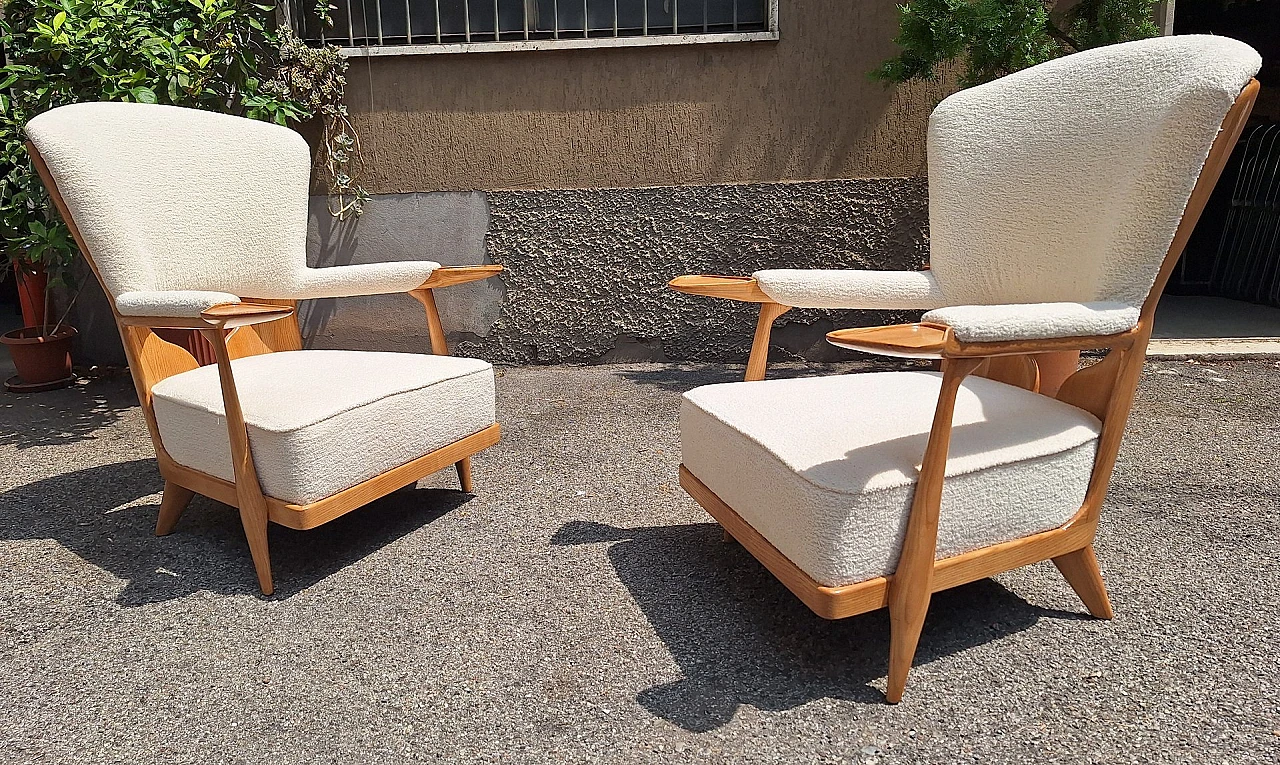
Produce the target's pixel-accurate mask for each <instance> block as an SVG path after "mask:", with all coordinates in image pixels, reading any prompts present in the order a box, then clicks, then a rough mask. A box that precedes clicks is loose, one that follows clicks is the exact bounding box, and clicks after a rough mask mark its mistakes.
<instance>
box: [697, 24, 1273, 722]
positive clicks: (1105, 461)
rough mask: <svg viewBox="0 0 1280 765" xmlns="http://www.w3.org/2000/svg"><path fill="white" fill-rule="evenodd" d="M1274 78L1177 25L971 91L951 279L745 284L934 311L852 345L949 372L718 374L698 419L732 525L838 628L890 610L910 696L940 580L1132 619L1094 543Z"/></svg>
mask: <svg viewBox="0 0 1280 765" xmlns="http://www.w3.org/2000/svg"><path fill="white" fill-rule="evenodd" d="M1260 65H1261V59H1260V58H1259V56H1258V54H1257V53H1256V52H1255V51H1254V50H1253V49H1252V48H1250V47H1249V46H1247V45H1245V44H1243V43H1240V42H1237V41H1235V40H1231V39H1228V38H1222V37H1209V36H1186V37H1166V38H1158V39H1153V40H1144V41H1140V42H1133V43H1125V44H1122V45H1115V46H1109V47H1104V48H1098V49H1094V50H1090V51H1087V52H1084V53H1078V54H1075V55H1071V56H1067V57H1064V58H1061V59H1058V60H1055V61H1051V62H1048V63H1045V64H1040V65H1038V66H1035V67H1032V68H1030V69H1027V70H1024V71H1021V72H1018V73H1016V74H1013V75H1010V76H1008V77H1005V78H1002V79H1000V80H996V81H994V82H991V83H988V84H986V85H981V86H978V87H975V88H971V89H969V90H965V91H961V92H960V93H958V94H956V95H953V96H951V97H950V98H947V99H946V100H944V101H943V102H942V103H941V104H940V105H939V106H938V107H937V109H936V110H935V111H934V113H933V115H932V117H931V119H930V123H929V203H930V225H931V237H932V242H931V249H932V253H933V254H932V259H933V264H932V265H933V268H932V270H931V272H928V273H911V274H907V273H884V274H868V273H862V272H849V273H843V274H826V275H824V274H813V273H804V272H789V271H784V272H762V273H759V274H757V275H756V277H755V280H754V281H753V282H751V284H750V285H749V286H739V287H737V289H739V290H741V292H740V293H739V294H742V295H750V294H752V293H751V292H750V290H758V291H760V292H761V293H762V294H764V295H765V296H766V297H768V298H769V299H770V300H775V299H776V300H778V301H781V303H779V304H780V305H786V304H788V303H790V304H806V303H807V304H814V303H817V302H820V300H824V299H827V298H831V299H833V300H834V299H837V298H834V297H831V296H841V295H844V296H846V297H850V298H851V297H852V296H853V295H855V294H856V295H862V296H866V295H874V296H876V297H875V300H876V301H880V303H879V305H880V306H889V305H893V306H895V307H900V306H904V305H913V306H915V307H919V308H929V309H932V310H930V312H929V313H927V314H925V316H924V320H923V321H922V322H921V323H918V324H906V325H898V326H891V327H872V328H861V329H847V330H840V331H836V332H833V333H831V334H829V335H828V339H829V340H830V341H831V342H833V343H835V344H837V345H840V346H844V347H848V348H853V349H855V350H860V351H864V352H868V353H879V354H886V355H890V356H904V357H916V358H930V359H940V360H941V366H942V369H941V372H940V373H934V372H878V373H867V374H852V375H836V376H828V377H814V378H801V379H791V380H766V381H757V382H740V383H729V384H723V385H710V386H706V387H702V388H697V389H695V390H693V391H690V392H689V393H688V394H686V395H685V400H684V402H683V406H682V409H681V415H680V437H681V447H682V458H683V460H682V461H683V464H682V466H681V468H680V478H681V484H682V485H683V486H684V487H685V489H686V490H687V491H688V492H689V493H690V494H691V495H692V496H693V498H694V499H695V500H697V502H698V503H700V504H701V505H702V506H703V507H704V508H705V509H706V510H707V511H708V512H709V513H710V514H711V515H712V516H714V517H715V518H716V519H717V520H718V521H719V522H720V523H721V525H722V526H724V528H725V530H726V532H727V533H728V534H731V535H732V536H733V537H735V538H736V539H737V540H738V541H739V542H741V543H742V544H743V546H744V547H746V548H747V549H748V550H749V551H750V552H751V553H752V554H753V555H754V556H755V557H756V558H757V559H758V560H759V561H760V562H761V563H763V564H764V565H765V566H766V567H768V568H769V569H770V570H771V571H772V572H773V573H774V574H775V575H776V576H777V577H778V578H779V579H780V580H781V581H782V582H783V583H784V584H785V585H786V586H787V587H788V588H789V589H791V591H792V592H794V593H795V594H796V595H797V596H799V597H800V598H801V599H802V600H803V601H804V602H805V603H806V604H807V605H809V606H810V607H811V608H812V609H813V610H814V611H815V612H816V613H818V614H819V615H821V616H823V617H826V618H832V619H834V618H841V617H845V616H851V615H854V614H858V613H863V612H866V611H872V610H876V609H879V608H882V607H885V606H887V607H888V608H889V615H890V622H891V625H892V629H891V645H890V655H889V672H888V681H887V682H888V690H887V697H888V700H889V701H891V702H897V701H898V700H900V699H901V697H902V694H903V690H904V688H905V685H906V680H907V673H908V671H909V669H910V667H911V662H912V658H913V656H914V654H915V649H916V645H917V642H918V639H919V636H920V629H921V626H922V624H923V622H924V617H925V613H926V612H927V610H928V606H929V600H930V595H931V593H933V592H935V591H937V590H943V589H946V588H949V587H954V586H957V585H960V584H964V583H966V582H970V581H974V580H976V579H981V578H984V577H987V576H991V575H993V574H997V573H1000V572H1002V571H1007V570H1010V569H1013V568H1017V567H1020V566H1024V565H1027V564H1029V563H1034V562H1037V561H1043V560H1052V561H1053V562H1054V563H1055V564H1056V565H1057V567H1058V568H1059V569H1060V570H1061V572H1062V573H1063V575H1064V576H1065V577H1066V579H1067V581H1068V582H1069V583H1070V585H1071V586H1072V587H1073V588H1074V589H1075V591H1076V592H1077V593H1078V594H1079V595H1080V597H1081V599H1082V600H1083V601H1084V603H1085V605H1086V606H1087V607H1088V609H1089V611H1090V612H1091V613H1092V614H1094V615H1095V616H1098V617H1102V618H1110V617H1111V616H1112V608H1111V604H1110V602H1109V600H1108V598H1107V594H1106V589H1105V586H1104V585H1103V580H1102V576H1101V573H1100V570H1099V567H1098V562H1097V559H1096V557H1095V555H1094V551H1093V539H1094V532H1095V530H1096V528H1097V524H1098V518H1099V513H1100V510H1101V506H1102V501H1103V498H1104V497H1105V495H1106V490H1107V484H1108V481H1109V480H1110V476H1111V472H1112V468H1113V466H1114V464H1115V460H1116V455H1117V451H1118V449H1119V447H1120V441H1121V437H1122V435H1123V432H1124V427H1125V421H1126V419H1127V417H1128V414H1129V409H1130V405H1131V403H1132V401H1133V396H1134V391H1135V389H1136V387H1137V383H1138V378H1139V376H1140V374H1141V372H1142V364H1143V358H1144V355H1145V349H1146V346H1147V341H1148V339H1149V338H1150V336H1151V326H1152V320H1153V317H1154V314H1155V306H1156V303H1157V301H1158V300H1159V297H1160V293H1161V291H1162V290H1163V288H1164V284H1165V281H1166V280H1167V279H1168V276H1169V274H1170V272H1171V271H1172V269H1173V267H1174V265H1175V263H1176V262H1177V260H1178V257H1179V256H1180V255H1181V253H1182V249H1183V247H1184V245H1185V244H1186V241H1187V238H1188V237H1189V236H1190V233H1191V230H1192V228H1194V226H1195V223H1196V221H1197V219H1198V218H1199V216H1200V213H1201V211H1202V210H1203V208H1204V204H1205V201H1206V199H1207V198H1208V195H1209V193H1210V192H1211V191H1212V189H1213V186H1214V184H1215V183H1216V182H1217V179H1218V177H1219V175H1220V174H1221V172H1222V168H1223V166H1224V164H1225V163H1226V160H1227V157H1228V155H1229V154H1230V152H1231V149H1232V147H1233V146H1234V145H1235V142H1236V140H1237V139H1238V137H1239V135H1240V131H1241V130H1242V129H1243V127H1244V122H1245V119H1246V118H1247V116H1248V114H1249V111H1250V110H1251V108H1252V105H1253V101H1254V100H1255V98H1256V96H1257V92H1258V84H1257V82H1256V81H1253V80H1252V79H1251V78H1252V77H1253V75H1254V74H1256V73H1257V71H1258V69H1259V67H1260ZM703 284H704V285H714V282H712V281H706V282H704V283H703ZM761 302H763V301H761ZM940 306H945V307H940ZM1087 349H1103V350H1106V351H1107V354H1106V356H1105V357H1104V358H1103V359H1102V360H1101V361H1099V362H1097V363H1095V364H1093V365H1091V366H1087V367H1085V368H1083V369H1081V370H1079V371H1077V372H1075V373H1074V374H1072V375H1071V376H1070V377H1068V378H1067V379H1066V381H1065V382H1064V383H1063V384H1062V386H1061V388H1060V390H1058V391H1056V395H1054V396H1047V395H1044V394H1043V393H1040V392H1037V375H1036V370H1035V364H1034V363H1033V362H1032V361H1030V360H1029V357H1030V356H1032V355H1034V354H1043V353H1061V352H1071V351H1079V350H1087Z"/></svg>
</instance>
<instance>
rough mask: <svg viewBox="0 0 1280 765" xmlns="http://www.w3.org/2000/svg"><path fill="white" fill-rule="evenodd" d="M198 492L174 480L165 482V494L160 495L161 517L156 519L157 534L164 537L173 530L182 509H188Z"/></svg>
mask: <svg viewBox="0 0 1280 765" xmlns="http://www.w3.org/2000/svg"><path fill="white" fill-rule="evenodd" d="M195 495H196V493H195V492H194V491H192V490H190V489H188V488H186V487H185V486H179V485H178V484H176V483H174V482H173V481H165V482H164V495H163V496H161V497H160V517H159V518H157V519H156V536H158V537H162V536H165V535H166V534H169V533H170V532H172V531H173V527H174V525H176V524H177V523H178V518H179V517H181V516H182V511H183V510H186V509H187V505H188V504H190V502H191V498H192V497H194V496H195Z"/></svg>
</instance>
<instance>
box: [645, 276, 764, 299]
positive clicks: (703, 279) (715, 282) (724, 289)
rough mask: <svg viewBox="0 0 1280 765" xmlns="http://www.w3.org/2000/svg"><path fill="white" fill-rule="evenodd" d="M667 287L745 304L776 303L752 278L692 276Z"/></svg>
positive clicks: (668, 283)
mask: <svg viewBox="0 0 1280 765" xmlns="http://www.w3.org/2000/svg"><path fill="white" fill-rule="evenodd" d="M667 286H668V287H670V288H671V289H673V290H675V291H676V292H683V293H685V294H686V295H704V296H706V297H718V298H725V299H726V300H740V301H742V302H744V303H772V302H774V301H773V298H771V297H769V296H768V295H766V294H764V290H762V289H760V285H759V284H757V283H756V280H755V279H754V278H752V277H750V276H709V275H707V274H690V275H688V276H677V277H676V278H674V279H672V280H671V281H669V282H667Z"/></svg>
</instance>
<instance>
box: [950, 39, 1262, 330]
mask: <svg viewBox="0 0 1280 765" xmlns="http://www.w3.org/2000/svg"><path fill="white" fill-rule="evenodd" d="M1260 66H1261V58H1260V57H1259V56H1258V53H1257V52H1256V51H1255V50H1253V49H1252V48H1250V47H1249V46H1248V45H1245V44H1244V43H1241V42H1238V41H1236V40H1232V39H1230V38H1225V37H1214V36H1208V35H1187V36H1177V37H1162V38H1155V39H1151V40H1141V41H1137V42H1131V43H1123V44H1120V45H1111V46H1106V47H1103V48H1095V49H1093V50H1089V51H1085V52H1083V53H1077V54H1074V55H1071V56H1066V57H1063V58H1060V59H1056V60H1053V61H1049V62H1047V63H1044V64H1040V65H1038V66H1034V67H1031V68H1029V69H1025V70H1023V71H1021V72H1017V73H1015V74H1012V75H1009V76H1008V77H1003V78H1001V79H999V80H996V81H994V82H990V83H987V84H985V85H980V86H978V87H975V88H970V89H968V90H964V91H961V92H959V93H957V94H955V95H953V96H951V97H949V98H947V99H946V100H944V101H943V102H942V103H941V104H939V105H938V107H937V109H935V110H934V112H933V115H932V117H931V118H930V120H929V145H928V150H929V226H930V247H931V257H930V260H931V264H932V269H933V273H934V275H935V276H936V277H937V279H938V281H939V282H940V283H941V286H942V291H943V294H944V295H945V297H946V299H947V302H948V303H950V304H953V305H962V304H998V303H1040V302H1092V301H1115V302H1121V303H1126V304H1128V305H1132V306H1140V305H1142V303H1143V302H1144V301H1145V299H1146V297H1147V293H1148V292H1149V291H1150V289H1151V286H1152V284H1153V283H1154V281H1155V278H1156V275H1157V273H1158V272H1159V269H1160V264H1161V262H1162V261H1163V259H1164V256H1165V254H1166V253H1167V251H1168V249H1169V245H1170V243H1171V242H1172V240H1173V235H1174V232H1175V230H1176V229H1177V226H1178V222H1179V221H1180V220H1181V218H1182V213H1183V210H1184V209H1185V208H1186V205H1187V200H1188V198H1189V197H1190V194H1191V189H1192V187H1193V186H1194V185H1195V183H1196V179H1197V178H1198V177H1199V174H1200V168H1201V166H1202V165H1203V164H1204V160H1205V158H1206V156H1207V155H1208V153H1209V147H1210V146H1211V145H1212V143H1213V140H1214V138H1215V137H1216V136H1217V133H1218V130H1219V128H1220V126H1221V124H1222V120H1223V118H1224V117H1225V116H1226V114H1227V111H1228V110H1229V109H1230V108H1231V105H1232V103H1233V102H1234V101H1235V99H1236V97H1237V96H1238V95H1239V94H1240V91H1241V89H1242V88H1243V87H1244V86H1245V85H1246V84H1247V83H1248V82H1249V79H1250V78H1251V77H1253V76H1254V75H1255V74H1256V73H1257V72H1258V69H1259V67H1260Z"/></svg>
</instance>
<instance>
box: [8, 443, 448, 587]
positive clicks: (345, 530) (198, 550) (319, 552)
mask: <svg viewBox="0 0 1280 765" xmlns="http://www.w3.org/2000/svg"><path fill="white" fill-rule="evenodd" d="M163 485H164V482H163V481H162V479H161V478H160V474H159V470H158V469H157V468H156V463H155V460H150V459H146V460H134V461H132V462H122V463H116V464H111V465H102V466H99V467H93V468H88V469H85V470H79V471H75V472H71V473H64V474H62V475H58V476H54V477H52V478H46V479H43V480H40V481H35V482H33V483H29V484H26V485H24V486H19V487H17V488H14V489H11V490H9V491H7V492H4V493H0V540H27V539H51V540H53V541H55V542H57V543H58V544H60V545H62V546H63V547H65V548H66V549H68V550H70V551H71V552H74V553H75V554H76V555H78V556H80V557H81V558H83V559H84V560H85V561H87V562H89V563H91V564H93V565H95V566H98V567H99V568H101V569H103V570H105V571H108V572H110V573H111V574H113V575H115V576H117V577H119V578H120V579H123V580H124V581H125V582H126V584H125V587H124V589H123V590H122V591H121V592H120V594H119V595H118V596H117V598H116V600H117V602H119V603H121V604H122V605H126V606H136V605H144V604H148V603H156V602H162V601H166V600H171V599H174V598H180V597H183V596H186V595H190V594H192V593H195V592H199V591H209V592H217V593H222V594H227V595H231V594H252V595H258V594H259V592H258V586H257V580H256V579H255V578H254V572H253V562H252V560H251V559H250V557H249V547H248V544H247V542H246V541H245V537H244V530H243V528H242V527H241V525H240V516H239V514H238V512H237V511H236V510H235V509H234V508H231V507H228V506H226V505H223V504H220V503H218V502H215V501H213V500H211V499H208V498H207V497H201V496H199V495H197V496H196V498H195V499H194V500H193V501H192V503H191V505H190V506H189V507H188V508H187V510H186V512H185V513H183V515H182V518H181V520H179V521H178V526H177V528H176V529H175V530H174V532H173V533H172V534H170V535H169V536H166V537H156V536H155V523H156V513H157V511H158V509H159V505H160V496H159V492H160V490H161V488H162V487H163ZM152 495H154V496H152ZM145 497H150V500H149V501H146V502H142V503H138V500H140V499H142V498H145ZM470 498H471V496H470V495H469V494H463V493H461V492H459V491H452V490H447V489H416V488H412V487H406V488H404V489H401V490H400V491H397V492H395V493H393V494H390V495H388V496H386V497H383V498H382V499H380V500H377V501H376V502H373V503H371V504H369V505H367V506H365V507H363V508H360V509H359V510H356V511H355V512H353V513H349V514H347V515H345V516H342V517H341V518H338V519H336V520H334V521H331V522H329V523H327V524H325V525H323V526H321V527H319V528H316V529H311V530H309V531H294V530H293V529H288V528H285V527H283V526H278V525H275V524H271V528H270V546H271V562H272V570H273V572H274V574H275V583H276V594H275V596H274V597H275V598H286V597H289V596H290V595H293V594H296V593H297V592H299V591H301V590H303V589H306V588H307V587H309V586H311V585H313V584H315V583H316V582H319V581H321V580H323V579H325V578H326V577H328V576H330V575H331V574H333V573H335V572H337V571H340V570H341V569H343V568H344V567H346V566H348V565H350V564H352V563H354V562H356V561H358V560H360V559H361V558H363V557H365V556H366V555H369V554H370V553H373V552H375V551H377V550H379V549H381V548H383V547H385V546H386V545H388V544H390V543H391V542H393V541H395V540H396V539H399V538H401V537H403V536H405V535H407V534H409V533H411V532H413V531H414V530H416V529H418V528H420V527H422V526H424V525H426V524H428V523H431V522H432V521H434V520H435V519H437V518H439V517H441V516H443V515H444V514H445V513H447V512H448V511H450V510H453V509H455V508H457V507H459V506H461V505H462V504H464V503H465V502H467V501H468V500H469V499H470ZM135 503H137V504H135Z"/></svg>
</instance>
